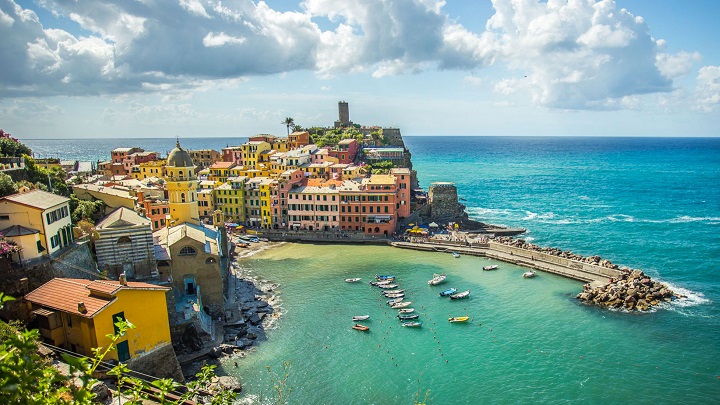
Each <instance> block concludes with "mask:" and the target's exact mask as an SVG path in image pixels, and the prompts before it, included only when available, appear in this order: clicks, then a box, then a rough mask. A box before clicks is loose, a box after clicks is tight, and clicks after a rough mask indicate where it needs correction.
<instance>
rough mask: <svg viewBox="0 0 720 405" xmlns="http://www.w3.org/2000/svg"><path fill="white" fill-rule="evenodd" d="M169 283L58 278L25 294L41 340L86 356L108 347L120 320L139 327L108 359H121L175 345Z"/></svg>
mask: <svg viewBox="0 0 720 405" xmlns="http://www.w3.org/2000/svg"><path fill="white" fill-rule="evenodd" d="M168 290H169V288H167V287H161V286H157V285H153V284H147V283H139V282H132V281H125V280H124V279H123V280H120V281H107V280H103V281H99V280H96V281H91V280H84V279H71V278H55V279H52V280H50V281H49V282H47V283H45V284H43V285H42V286H40V287H39V288H37V289H36V290H33V291H32V292H30V293H29V294H27V295H26V296H25V299H26V300H27V301H28V302H30V303H31V304H32V309H33V314H34V316H35V319H34V321H33V322H34V325H36V326H37V327H38V329H39V330H40V335H41V336H42V340H43V341H44V342H46V343H49V344H52V345H54V346H58V347H62V348H65V349H67V350H70V351H72V352H75V353H78V354H82V355H84V356H89V357H93V356H94V353H93V351H92V349H93V348H97V347H103V348H107V347H108V346H109V345H110V338H108V337H107V335H111V334H114V333H117V330H118V329H117V326H116V325H115V323H116V322H117V321H118V318H119V319H123V320H126V321H128V322H130V323H132V324H133V325H134V326H135V329H129V330H128V331H126V332H125V335H124V336H123V337H122V338H121V339H120V341H118V342H117V343H116V347H117V350H111V351H110V352H108V354H107V356H106V357H105V359H104V360H118V361H121V362H125V361H128V360H130V359H134V358H136V357H138V356H142V355H143V354H144V353H147V352H149V351H151V350H153V349H156V348H158V347H160V346H162V345H166V344H170V327H169V324H168V312H167V303H166V300H165V293H166V292H167V291H168Z"/></svg>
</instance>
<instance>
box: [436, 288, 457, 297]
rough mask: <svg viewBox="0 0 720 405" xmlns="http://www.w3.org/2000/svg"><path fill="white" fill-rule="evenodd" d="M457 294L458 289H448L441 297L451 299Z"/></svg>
mask: <svg viewBox="0 0 720 405" xmlns="http://www.w3.org/2000/svg"><path fill="white" fill-rule="evenodd" d="M456 292H457V288H448V289H447V290H445V291H442V292H440V296H441V297H449V296H451V295H453V294H455V293H456Z"/></svg>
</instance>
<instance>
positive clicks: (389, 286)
mask: <svg viewBox="0 0 720 405" xmlns="http://www.w3.org/2000/svg"><path fill="white" fill-rule="evenodd" d="M378 288H382V289H383V290H389V289H391V288H398V285H397V284H382V285H378Z"/></svg>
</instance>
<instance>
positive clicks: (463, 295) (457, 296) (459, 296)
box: [450, 290, 470, 300]
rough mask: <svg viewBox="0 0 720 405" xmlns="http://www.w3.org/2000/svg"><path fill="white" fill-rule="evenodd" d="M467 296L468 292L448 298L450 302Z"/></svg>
mask: <svg viewBox="0 0 720 405" xmlns="http://www.w3.org/2000/svg"><path fill="white" fill-rule="evenodd" d="M468 295H470V290H466V291H463V292H461V293H457V294H453V295H451V296H450V299H451V300H459V299H461V298H465V297H467V296H468Z"/></svg>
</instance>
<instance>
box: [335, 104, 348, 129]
mask: <svg viewBox="0 0 720 405" xmlns="http://www.w3.org/2000/svg"><path fill="white" fill-rule="evenodd" d="M350 125H352V121H350V107H349V106H348V103H347V101H338V120H337V121H335V128H342V127H347V126H350Z"/></svg>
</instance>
